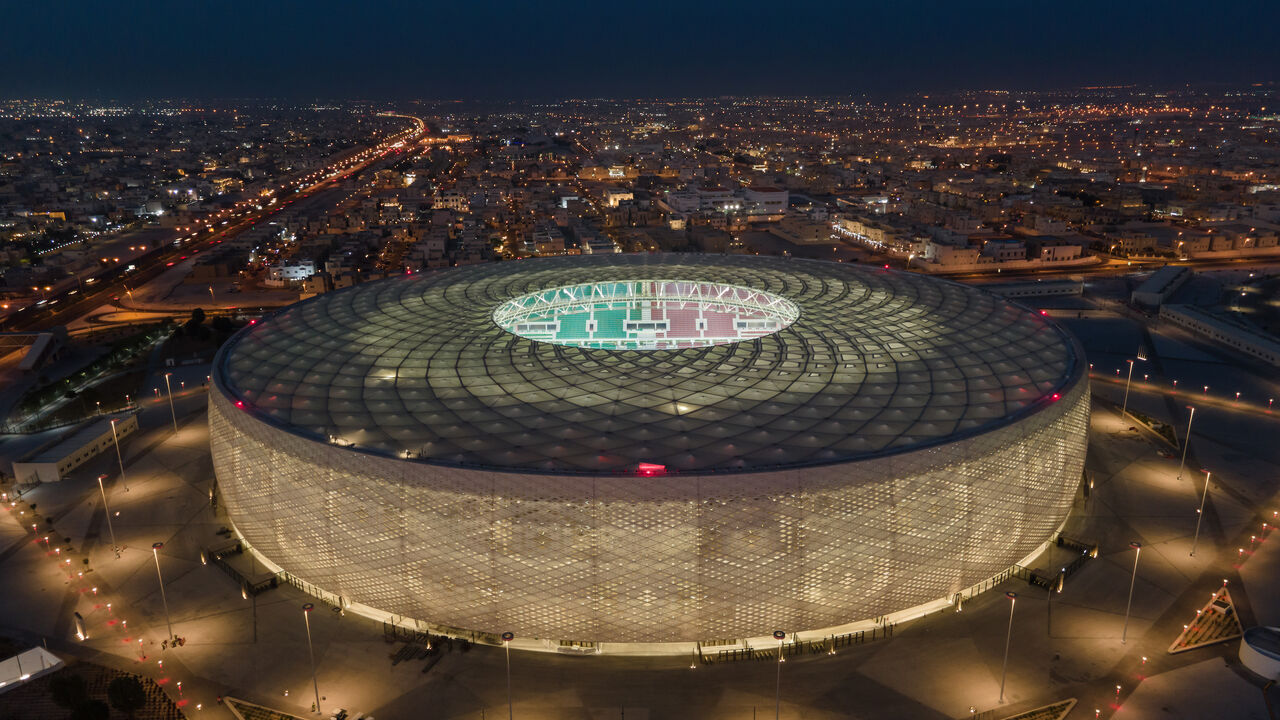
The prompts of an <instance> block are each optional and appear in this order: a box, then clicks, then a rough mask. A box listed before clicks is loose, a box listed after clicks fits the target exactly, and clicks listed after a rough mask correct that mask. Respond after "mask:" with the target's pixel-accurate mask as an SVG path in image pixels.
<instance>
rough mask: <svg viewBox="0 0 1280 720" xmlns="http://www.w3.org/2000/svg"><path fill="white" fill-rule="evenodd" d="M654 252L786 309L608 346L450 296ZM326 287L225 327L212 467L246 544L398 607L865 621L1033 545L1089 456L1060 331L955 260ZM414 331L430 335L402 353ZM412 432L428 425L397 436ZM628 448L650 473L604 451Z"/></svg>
mask: <svg viewBox="0 0 1280 720" xmlns="http://www.w3.org/2000/svg"><path fill="white" fill-rule="evenodd" d="M655 264H656V265H658V266H660V267H658V268H657V269H658V270H659V271H660V272H661V273H662V276H663V277H673V276H676V275H675V272H676V271H679V272H680V273H681V275H680V276H689V277H694V278H701V279H707V280H711V281H717V282H731V283H732V284H736V285H744V286H748V287H755V288H760V289H763V290H766V291H768V292H772V293H776V294H778V295H780V296H782V297H785V298H787V299H789V300H791V301H793V302H795V303H796V305H797V307H799V308H800V311H801V312H800V317H799V318H798V319H797V320H796V321H795V322H794V323H793V324H792V325H791V327H788V328H785V329H783V330H781V331H779V332H777V333H774V334H773V335H769V336H767V337H763V338H758V339H755V340H751V341H746V342H741V343H737V344H731V345H722V346H716V347H709V348H694V349H688V350H679V351H661V350H659V351H648V352H632V351H619V352H606V351H600V350H587V349H582V348H574V347H565V346H558V345H550V344H545V343H535V342H532V341H529V340H526V339H522V338H517V337H515V336H513V335H511V334H509V333H506V332H505V331H502V330H499V329H497V328H496V327H487V326H484V325H483V323H479V320H478V319H477V318H478V316H476V315H474V314H470V315H469V314H467V313H468V312H470V311H466V312H464V310H463V309H464V308H468V307H471V306H473V305H474V307H475V308H477V311H476V312H479V313H481V314H483V315H485V319H486V320H488V316H489V314H491V313H492V310H493V308H494V307H495V306H496V305H497V304H498V303H500V302H503V301H505V300H507V299H509V298H510V297H513V296H518V295H520V294H524V293H528V292H532V291H534V290H536V289H537V288H538V287H557V286H562V285H568V284H573V283H574V282H577V281H578V280H577V279H578V278H584V277H589V276H591V275H593V274H604V275H605V276H607V277H613V278H614V279H618V278H623V279H625V277H626V276H628V274H629V273H635V276H636V277H643V276H645V275H647V276H650V277H652V276H654V266H655ZM673 268H674V270H673ZM610 273H612V275H610ZM685 273H687V275H685ZM325 300H326V302H323V303H318V302H310V303H304V304H301V305H298V306H295V307H293V308H291V309H288V310H286V311H284V312H283V313H281V314H279V315H277V316H276V317H274V318H271V319H269V320H268V321H266V322H264V323H262V324H260V325H259V326H257V327H255V328H253V329H252V330H251V331H249V332H247V333H245V334H243V335H241V336H240V339H239V341H238V342H236V343H234V344H233V345H231V347H230V349H229V350H224V355H223V356H222V357H221V359H220V362H219V364H218V369H217V372H218V374H217V377H216V386H217V389H218V392H215V393H213V394H212V396H211V400H210V425H211V431H212V444H213V454H214V463H215V469H216V471H217V474H218V478H219V485H220V489H221V492H222V494H223V498H224V500H225V502H226V505H227V508H228V511H229V512H230V514H231V516H232V518H233V519H234V521H235V523H236V526H237V528H238V529H239V530H240V532H242V533H243V534H244V535H245V537H246V538H247V539H248V540H249V541H250V542H251V543H252V544H253V545H254V546H255V547H257V548H258V549H259V550H260V551H261V552H263V553H265V554H266V555H267V556H268V557H270V558H272V559H273V560H274V561H275V562H277V563H278V564H279V565H281V566H283V567H284V568H286V569H287V570H289V571H290V572H292V573H294V574H295V575H297V576H299V577H301V578H302V579H304V580H306V581H308V582H311V583H313V584H315V585H316V586H318V587H321V588H324V589H326V590H329V591H331V592H333V593H336V594H338V595H342V596H344V597H345V598H346V599H348V600H350V601H353V602H358V603H363V604H365V605H368V606H371V607H374V608H378V609H381V610H385V611H387V612H391V613H395V614H397V615H401V616H404V617H411V618H420V619H423V620H426V621H429V622H433V623H439V624H443V625H449V626H453V627H460V628H469V629H476V630H484V631H489V632H501V631H505V630H510V631H513V632H515V633H517V634H518V635H520V636H521V637H541V638H548V639H571V640H591V641H604V642H664V641H668V642H669V641H693V640H707V639H713V638H734V637H751V636H759V635H765V634H768V633H769V632H771V631H772V630H773V629H775V628H778V627H784V628H788V629H789V630H808V629H818V628H825V627H831V626H835V625H839V624H842V623H846V622H850V621H854V620H860V619H866V618H871V617H875V616H879V615H884V614H887V613H890V612H893V611H896V610H900V609H905V608H908V607H913V606H915V605H919V604H921V603H924V602H928V601H931V600H935V599H938V598H942V597H947V596H950V595H951V594H953V593H955V592H958V591H959V590H961V589H962V588H965V587H967V586H969V585H971V584H973V583H975V582H977V581H979V580H982V579H984V578H987V577H990V576H991V575H994V574H996V573H998V572H999V571H1001V570H1003V569H1004V568H1006V567H1008V566H1009V565H1010V564H1011V563H1013V562H1015V561H1017V560H1018V559H1020V558H1022V557H1023V556H1025V555H1026V554H1027V553H1028V552H1030V551H1031V550H1032V549H1034V548H1035V547H1036V546H1037V545H1039V544H1040V543H1042V542H1043V541H1044V540H1045V539H1047V538H1048V537H1049V536H1050V534H1051V533H1052V532H1053V531H1054V530H1055V529H1056V527H1057V526H1058V525H1059V524H1060V523H1061V521H1062V520H1063V518H1065V516H1066V513H1067V511H1068V509H1069V506H1070V503H1071V499H1072V496H1073V494H1074V492H1075V490H1076V487H1077V485H1078V482H1079V478H1080V470H1081V467H1082V466H1083V462H1084V454H1085V437H1086V435H1085V433H1086V429H1087V423H1088V412H1089V396H1088V386H1087V381H1085V380H1084V378H1083V374H1082V372H1081V368H1080V362H1079V360H1078V356H1077V354H1076V352H1075V350H1074V346H1073V344H1072V343H1071V341H1070V340H1069V339H1068V338H1066V337H1065V336H1063V335H1062V334H1060V333H1059V332H1058V331H1057V330H1056V328H1054V327H1053V326H1052V325H1050V324H1048V323H1046V321H1045V320H1043V319H1042V318H1040V317H1038V316H1035V315H1034V314H1032V313H1030V312H1027V311H1025V310H1020V309H1017V308H1015V307H1012V306H1009V305H1007V304H1005V303H1003V302H1001V301H999V300H996V299H994V298H992V297H991V296H988V295H985V294H983V293H981V292H978V291H975V290H972V289H968V288H964V287H961V286H958V285H953V284H951V283H944V282H938V281H933V280H929V279H925V278H918V277H914V276H903V275H899V274H895V273H885V272H880V271H876V270H862V269H851V268H847V267H844V266H840V265H835V264H819V263H805V262H795V261H785V260H761V259H750V258H714V259H707V258H698V257H676V258H673V257H657V258H655V257H631V258H628V257H627V256H624V257H622V258H616V257H614V258H605V259H604V260H601V261H596V260H591V261H584V260H564V261H555V262H548V263H543V262H529V263H524V262H521V263H508V264H505V265H497V266H486V267H484V268H481V269H477V270H467V271H454V272H449V273H445V274H442V275H440V276H438V277H435V278H428V279H422V280H419V279H405V280H395V281H388V282H383V283H377V284H373V285H369V286H366V287H361V288H359V289H357V290H356V291H350V292H345V293H340V294H334V295H332V296H328V297H326V298H325ZM447 308H455V309H457V310H456V314H455V315H450V314H448V313H447V312H444V313H443V314H438V313H437V312H436V310H441V311H442V312H443V311H444V309H447ZM833 308H836V309H833ZM851 308H856V310H851ZM473 320H474V321H475V323H476V324H472V323H473ZM359 322H367V323H368V326H367V327H366V328H365V331H366V334H365V335H362V334H361V333H360V332H359V326H358V323H359ZM489 322H490V324H492V323H491V321H489ZM828 332H830V336H828V335H827V333H828ZM342 341H345V342H347V343H348V344H347V345H343V344H342ZM425 345H430V346H431V347H433V348H436V350H435V351H434V353H435V354H428V355H426V356H423V357H421V358H418V359H415V358H417V356H416V355H415V354H414V353H416V352H418V351H419V350H420V349H421V348H423V347H424V346H425ZM318 352H319V353H321V354H320V355H319V356H316V353H318ZM389 353H390V354H389ZM388 357H394V359H395V361H394V362H393V363H390V364H387V362H386V359H387V358H388ZM438 361H439V362H444V363H446V365H445V367H444V368H437V367H436V366H435V363H436V362H438ZM417 362H422V363H424V364H423V365H421V366H419V365H417V364H415V363H417ZM490 363H492V364H490ZM881 365H883V366H884V367H880V366H881ZM411 369H412V371H411ZM379 373H383V374H386V375H387V376H388V377H387V378H386V380H385V382H382V381H379V380H377V376H378V374H379ZM486 373H488V374H489V375H496V376H497V377H501V378H506V379H503V380H498V379H495V378H494V377H490V376H489V375H486ZM512 373H514V375H512V376H510V377H508V374H512ZM513 377H518V378H520V379H519V380H517V379H512V378H513ZM273 397H274V399H273ZM285 398H288V400H287V402H286V401H285ZM375 398H377V399H375ZM237 402H239V403H241V404H242V405H243V407H237V406H236V404H237ZM677 405H685V406H686V407H688V408H693V409H692V410H688V411H680V410H676V409H674V406H677ZM425 407H429V408H430V410H429V411H425V410H421V408H425ZM672 410H674V411H672ZM335 419H336V420H335ZM309 420H310V421H314V422H308V421H309ZM397 422H399V423H401V424H399V425H397V424H396V423H397ZM331 423H333V424H331ZM397 428H399V429H398V430H397ZM461 428H466V429H467V432H469V433H472V434H471V435H465V434H460V433H461V430H460V429H461ZM335 430H337V431H339V432H338V433H335V432H334V431H335ZM393 430H394V431H395V433H400V434H394V433H393ZM335 434H341V439H340V441H339V442H330V441H329V440H328V438H329V436H330V435H335ZM393 437H395V438H401V440H395V441H393ZM535 438H536V442H535V441H534V439H535ZM410 439H411V440H410ZM502 441H505V442H509V443H512V444H511V445H509V446H507V445H503V444H502ZM408 442H412V443H415V444H414V445H413V447H423V445H425V446H426V447H427V449H426V450H424V451H422V452H421V455H420V457H418V458H415V459H411V460H406V459H403V458H401V457H396V455H398V454H402V453H403V451H404V450H405V449H406V448H408V447H410V445H407V444H404V443H408ZM517 442H518V443H519V444H517ZM345 443H354V447H352V446H348V445H346V444H345ZM417 443H421V444H422V445H419V444H417ZM446 448H447V450H446ZM601 458H603V459H601ZM638 461H654V462H664V461H665V462H666V464H668V467H669V470H671V472H668V473H667V474H659V475H655V476H652V477H639V476H637V475H636V474H635V473H634V472H626V471H624V470H625V469H627V468H634V465H635V463H636V462H638Z"/></svg>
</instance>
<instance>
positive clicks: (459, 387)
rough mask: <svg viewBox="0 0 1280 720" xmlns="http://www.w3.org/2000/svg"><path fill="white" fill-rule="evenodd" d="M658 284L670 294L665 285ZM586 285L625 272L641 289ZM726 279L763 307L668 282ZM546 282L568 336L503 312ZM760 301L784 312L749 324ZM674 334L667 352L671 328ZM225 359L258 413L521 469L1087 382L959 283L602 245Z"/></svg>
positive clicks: (929, 412)
mask: <svg viewBox="0 0 1280 720" xmlns="http://www.w3.org/2000/svg"><path fill="white" fill-rule="evenodd" d="M654 278H659V279H660V280H654ZM659 286H661V287H665V288H667V289H668V290H670V291H671V292H670V293H668V292H667V290H663V291H662V293H660V294H664V297H661V298H655V297H653V291H654V289H655V288H658V287H659ZM583 287H588V288H607V289H609V291H610V292H615V293H616V292H620V290H619V288H622V289H625V293H624V294H626V295H627V297H626V298H624V299H625V300H626V302H627V304H626V306H625V308H623V309H619V308H614V307H612V306H610V303H612V302H615V301H616V300H617V298H615V297H610V298H607V299H600V302H599V303H595V302H594V299H593V298H592V297H591V296H590V294H589V293H588V294H585V295H584V294H583V292H582V291H581V290H580V288H583ZM713 287H714V288H721V289H723V288H734V289H735V290H733V293H734V295H733V297H736V298H738V299H739V302H738V303H737V304H738V306H739V307H738V309H739V310H741V307H740V306H742V305H743V304H744V303H745V304H746V305H750V307H748V308H747V309H746V310H745V311H743V312H746V313H748V315H749V316H746V317H744V316H742V315H737V316H733V315H732V313H733V312H737V311H738V310H734V308H728V309H727V310H726V307H720V308H710V310H712V312H709V313H706V314H705V315H704V317H703V320H705V322H703V323H699V322H697V321H698V313H699V312H700V309H699V306H698V305H697V304H696V303H691V304H687V305H683V306H682V305H681V299H680V298H677V297H674V296H672V293H676V292H677V291H679V292H683V293H685V294H686V295H687V294H688V292H689V291H690V289H691V288H713ZM557 288H579V289H578V290H574V291H573V292H570V293H567V294H566V293H551V292H548V291H552V290H555V289H557ZM646 288H647V289H646ZM741 288H746V289H747V291H745V292H743V291H741V290H738V289H741ZM752 291H754V292H752ZM646 292H648V293H649V294H645V293H646ZM548 298H550V299H557V298H559V299H561V300H565V301H569V302H571V303H573V307H572V308H570V311H571V312H568V313H567V314H566V315H565V316H564V317H563V318H560V319H561V320H563V321H564V322H565V323H566V324H565V327H566V328H567V327H568V325H569V324H572V326H573V327H572V332H567V331H566V332H562V333H559V334H557V335H555V336H554V337H551V336H539V335H538V333H539V332H544V333H545V332H547V331H548V327H547V326H546V325H545V324H539V322H545V321H546V318H541V319H540V320H539V322H535V323H533V324H534V325H537V327H524V328H522V329H519V330H520V331H521V333H522V334H514V333H513V332H509V331H508V330H506V329H504V328H503V327H502V326H500V325H499V324H498V323H497V322H495V319H498V315H500V313H499V310H500V309H502V308H507V312H510V311H511V308H512V307H515V308H516V309H519V308H520V307H521V305H520V303H521V302H524V303H534V305H535V306H536V305H537V303H539V302H542V303H544V304H545V301H546V300H547V299H548ZM584 299H585V300H586V301H585V302H584ZM723 299H724V298H723V296H722V297H721V300H723ZM512 301H517V302H516V303H515V304H514V306H513V302H512ZM748 301H749V302H748ZM770 303H772V304H771V305H769V304H770ZM730 304H732V303H730ZM762 304H763V305H768V307H771V308H773V310H771V312H772V313H773V315H771V316H767V317H765V318H764V319H765V320H769V319H771V318H772V319H776V320H779V322H772V323H764V324H762V325H760V326H759V327H756V326H754V325H752V324H750V323H752V322H753V321H758V320H759V319H760V316H758V315H750V313H756V312H758V311H759V310H760V308H761V307H762ZM559 307H560V309H563V303H562V304H561V306H559ZM726 312H728V313H729V314H730V316H731V317H733V318H736V321H735V320H728V321H725V320H724V318H723V315H724V314H725V313H726ZM717 313H718V314H717ZM615 315H616V316H617V317H614V316H615ZM522 317H523V316H522ZM592 318H594V322H595V323H596V324H595V325H593V326H588V324H587V323H588V322H589V321H591V320H592ZM507 319H509V320H511V322H510V323H508V326H509V327H512V330H513V331H514V330H517V328H516V327H515V326H514V323H515V322H517V321H518V320H519V318H515V319H512V318H507ZM580 321H581V322H580ZM628 321H631V322H634V323H636V326H635V327H631V328H628V326H626V325H625V323H626V322H628ZM686 321H688V322H686ZM788 321H790V322H789V324H788ZM660 322H668V323H669V325H668V326H667V327H665V328H663V327H659V326H658V324H659V323H660ZM720 322H723V323H724V324H725V327H724V328H718V327H717V323H720ZM735 322H745V323H749V324H748V325H742V326H735V324H734V323H735ZM614 325H616V326H617V327H613V326H614ZM579 326H581V327H579ZM677 326H680V327H677ZM737 328H741V329H742V330H743V332H742V333H741V334H740V335H739V336H733V337H731V336H730V335H734V334H735V333H737V332H738V330H737ZM668 331H670V332H673V333H675V334H676V335H678V336H679V337H677V338H675V340H673V341H672V342H675V343H676V348H675V349H669V347H668V345H662V344H659V343H658V340H659V339H661V338H658V337H657V334H658V333H660V332H668ZM677 331H678V332H677ZM628 332H631V333H632V335H630V336H627V335H626V333H628ZM593 333H606V334H610V333H611V335H609V336H608V337H604V338H603V340H604V341H606V342H598V341H599V340H601V338H600V337H598V336H596V335H594V334H593ZM619 333H622V335H621V336H620V335H619ZM704 334H705V335H707V336H709V337H708V338H707V339H706V342H705V343H703V342H701V341H700V339H701V338H702V335H704ZM680 343H684V344H680ZM592 344H596V345H600V346H599V347H588V345H592ZM606 348H617V349H606ZM215 372H216V373H217V375H216V381H217V383H218V385H219V387H221V388H222V389H223V392H225V393H227V394H228V395H229V396H231V397H232V398H233V399H235V400H237V401H238V402H239V403H240V404H241V406H242V409H244V410H245V411H248V412H252V413H254V414H255V415H256V416H257V417H258V418H260V419H261V420H264V421H266V422H270V423H272V424H275V425H278V426H281V427H285V428H286V429H288V430H290V431H291V432H294V433H297V434H301V435H305V436H310V437H313V438H315V439H317V440H319V441H321V442H332V443H336V444H341V445H348V446H352V447H354V448H356V449H359V450H363V451H367V452H373V453H378V454H384V455H391V456H396V457H401V458H406V459H412V460H417V461H422V462H432V463H439V464H447V465H458V466H467V467H486V468H494V469H503V470H517V471H547V472H562V473H592V472H630V471H634V470H635V469H636V468H637V466H638V465H639V463H651V464H654V465H660V466H663V467H665V468H666V469H667V470H669V471H683V472H738V471H747V470H763V469H774V468H781V467H796V466H804V465H814V464H825V463H831V462H841V461H846V460H855V459H859V458H864V457H872V456H876V455H882V454H887V453H894V452H901V451H904V450H908V449H913V448H918V447H924V446H928V445H932V444H937V443H940V442H945V441H948V440H951V439H955V438H956V437H958V436H961V435H967V434H971V433H976V432H982V431H985V430H987V429H991V428H994V427H997V426H1000V425H1004V424H1007V423H1009V422H1012V421H1013V420H1015V419H1016V418H1017V417H1019V416H1021V415H1024V414H1027V413H1031V412H1034V411H1035V410H1036V409H1037V408H1038V407H1040V406H1042V405H1044V404H1045V403H1047V402H1050V401H1051V400H1052V399H1053V394H1054V393H1059V392H1061V391H1062V390H1063V389H1064V388H1066V387H1067V386H1068V385H1070V384H1071V383H1073V382H1074V381H1075V380H1076V379H1077V378H1078V377H1079V374H1080V360H1079V355H1078V353H1077V351H1076V349H1075V345H1074V342H1073V341H1072V340H1071V339H1070V337H1069V336H1067V335H1066V334H1065V333H1064V332H1063V331H1062V330H1061V329H1060V328H1058V327H1057V326H1056V325H1054V324H1053V323H1052V322H1051V321H1049V320H1048V319H1047V318H1045V317H1041V316H1039V315H1037V314H1035V313H1032V312H1030V311H1028V310H1026V309H1023V308H1021V307H1018V306H1015V305H1012V304H1010V303H1008V302H1007V301H1004V300H1002V299H999V298H997V297H995V296H993V295H990V294H988V293H986V292H984V291H981V290H978V289H975V288H971V287H967V286H963V285H959V284H956V283H950V282H946V281H941V280H936V279H932V278H927V277H923V276H919V275H914V274H906V273H900V272H895V271H889V270H883V269H880V268H878V267H877V268H868V267H861V266H856V265H845V264H840V263H828V262H816V261H802V260H792V259H782V258H764V257H750V256H702V255H684V254H680V255H607V256H590V257H575V258H548V259H541V260H524V261H516V262H507V263H497V264H488V265H481V266H473V267H468V268H463V269H459V270H451V271H444V272H440V273H436V274H426V275H409V276H402V277H398V278H392V279H388V280H385V281H381V282H376V283H370V284H365V285H358V286H356V287H354V288H350V289H347V290H342V291H337V292H332V293H328V294H325V295H321V296H318V297H316V298H313V299H310V300H307V301H304V302H302V303H298V304H297V305H293V306H290V307H288V308H285V309H284V310H281V311H279V312H278V313H276V314H275V315H274V316H272V317H270V318H268V319H267V320H265V321H264V322H261V323H258V324H257V325H255V326H251V327H249V328H247V329H246V330H244V331H242V332H241V333H239V334H238V335H236V336H235V337H234V338H233V339H232V340H231V341H230V342H229V343H228V344H227V345H226V346H225V347H224V349H223V351H222V353H221V355H220V356H219V358H218V360H217V362H216V363H215Z"/></svg>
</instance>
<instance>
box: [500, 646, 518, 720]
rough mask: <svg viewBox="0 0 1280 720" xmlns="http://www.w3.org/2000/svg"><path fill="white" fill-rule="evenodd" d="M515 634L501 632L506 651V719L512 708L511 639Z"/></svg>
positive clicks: (508, 719)
mask: <svg viewBox="0 0 1280 720" xmlns="http://www.w3.org/2000/svg"><path fill="white" fill-rule="evenodd" d="M515 639H516V636H515V633H513V632H510V631H508V632H504V633H502V647H503V649H504V650H505V651H506V653H507V720H511V718H512V716H513V715H514V710H513V708H512V705H511V641H512V640H515Z"/></svg>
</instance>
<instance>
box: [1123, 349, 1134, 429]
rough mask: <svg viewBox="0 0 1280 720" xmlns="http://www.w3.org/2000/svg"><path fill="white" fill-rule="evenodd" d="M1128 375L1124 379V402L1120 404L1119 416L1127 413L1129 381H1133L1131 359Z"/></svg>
mask: <svg viewBox="0 0 1280 720" xmlns="http://www.w3.org/2000/svg"><path fill="white" fill-rule="evenodd" d="M1128 363H1129V375H1128V377H1126V378H1125V381H1124V403H1122V404H1121V405H1120V417H1124V416H1125V415H1128V414H1129V383H1130V382H1132V381H1133V360H1129V361H1128Z"/></svg>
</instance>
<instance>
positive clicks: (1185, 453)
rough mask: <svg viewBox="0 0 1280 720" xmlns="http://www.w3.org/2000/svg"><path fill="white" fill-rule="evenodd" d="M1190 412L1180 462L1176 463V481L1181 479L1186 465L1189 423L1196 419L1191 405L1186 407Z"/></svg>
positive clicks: (1189, 434) (1189, 441) (1194, 410)
mask: <svg viewBox="0 0 1280 720" xmlns="http://www.w3.org/2000/svg"><path fill="white" fill-rule="evenodd" d="M1187 407H1188V408H1189V409H1190V410H1191V417H1189V418H1187V436H1186V438H1184V439H1183V440H1182V462H1180V463H1178V479H1179V480H1181V479H1182V469H1183V468H1184V467H1186V465H1187V446H1189V445H1190V444H1191V423H1192V421H1194V420H1195V419H1196V409H1195V408H1194V407H1192V406H1191V405H1188V406H1187Z"/></svg>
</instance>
